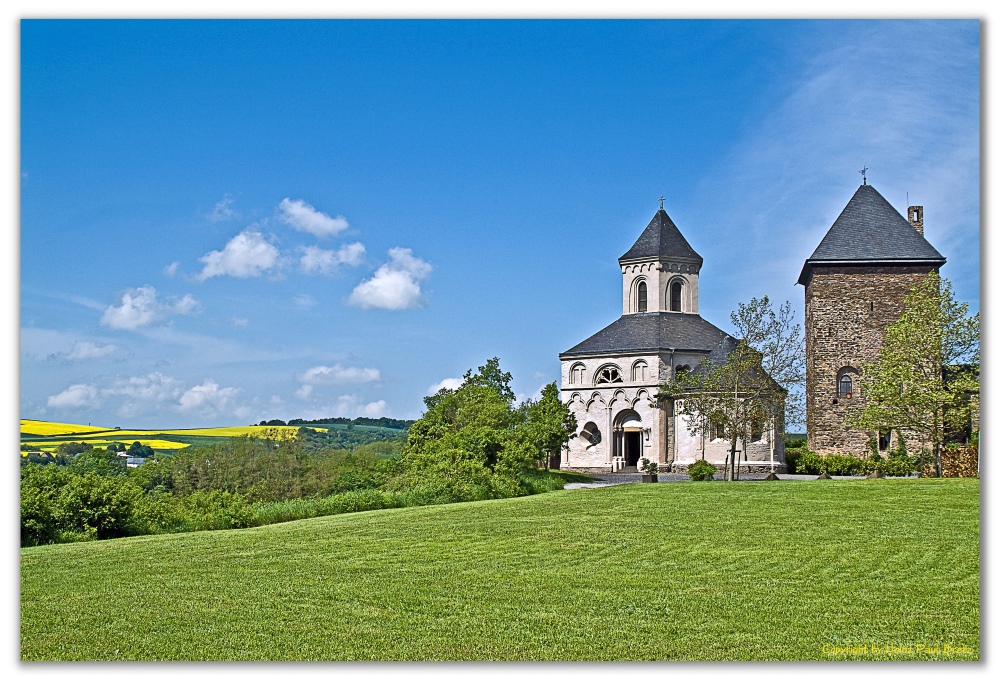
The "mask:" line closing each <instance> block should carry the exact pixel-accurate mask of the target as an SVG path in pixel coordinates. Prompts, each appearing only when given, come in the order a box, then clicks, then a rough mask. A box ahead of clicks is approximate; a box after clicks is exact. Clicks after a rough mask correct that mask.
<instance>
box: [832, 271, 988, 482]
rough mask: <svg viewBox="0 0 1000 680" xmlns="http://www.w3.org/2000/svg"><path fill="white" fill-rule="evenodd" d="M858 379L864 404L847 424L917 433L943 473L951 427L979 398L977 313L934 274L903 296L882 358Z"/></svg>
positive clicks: (884, 342) (964, 417)
mask: <svg viewBox="0 0 1000 680" xmlns="http://www.w3.org/2000/svg"><path fill="white" fill-rule="evenodd" d="M860 383H861V396H862V398H863V400H864V401H863V403H862V404H859V405H858V406H857V407H855V409H854V410H853V411H852V412H851V413H849V414H848V421H847V422H848V424H850V425H851V426H853V427H857V428H860V429H864V430H868V431H870V432H881V431H886V430H890V429H902V430H903V431H908V432H910V433H914V434H916V435H917V436H918V437H919V438H921V439H922V440H924V441H926V442H928V443H929V444H930V446H931V448H932V455H933V462H934V466H935V469H936V471H937V474H938V475H940V474H941V445H942V443H943V442H944V439H945V436H946V433H947V428H948V427H949V426H952V427H956V426H962V425H964V424H965V423H967V422H968V420H969V414H970V410H971V409H972V408H973V402H972V400H970V396H973V397H975V398H978V395H979V314H978V313H977V314H975V315H974V316H969V306H968V304H967V303H964V302H962V303H959V302H956V301H955V298H954V295H953V293H952V290H951V283H950V282H949V281H948V280H947V279H942V278H941V277H940V276H939V275H938V273H937V272H931V273H930V274H928V275H927V277H926V278H925V279H924V280H922V281H921V282H919V283H918V284H917V285H915V286H914V287H913V289H912V290H911V291H910V293H909V294H908V295H907V296H906V300H905V305H904V309H903V313H902V315H901V316H900V317H899V320H898V321H896V322H895V323H893V324H891V325H890V326H889V327H888V328H886V331H885V334H884V336H883V339H882V347H881V350H880V351H879V358H878V360H877V361H874V362H872V363H870V364H866V365H864V366H863V367H862V371H861V376H860Z"/></svg>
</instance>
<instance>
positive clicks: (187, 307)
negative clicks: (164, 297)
mask: <svg viewBox="0 0 1000 680" xmlns="http://www.w3.org/2000/svg"><path fill="white" fill-rule="evenodd" d="M171 306H172V307H173V310H174V311H175V312H177V313H178V314H190V313H191V312H193V311H194V310H195V309H197V308H198V301H197V300H195V299H194V298H193V297H191V295H190V294H188V295H185V296H184V297H182V298H181V299H180V300H177V301H176V302H174V303H172V305H171Z"/></svg>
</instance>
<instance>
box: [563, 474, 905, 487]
mask: <svg viewBox="0 0 1000 680" xmlns="http://www.w3.org/2000/svg"><path fill="white" fill-rule="evenodd" d="M765 477H767V473H766V472H753V473H746V472H744V473H743V474H742V475H740V478H739V479H738V480H736V481H738V482H760V481H763V480H764V478H765ZM816 477H817V475H785V474H779V475H778V479H779V480H782V481H789V480H799V481H806V480H815V479H816ZM833 478H834V479H865V477H841V476H837V475H834V476H833ZM899 479H903V478H902V477H900V478H899ZM912 479H916V477H913V478H912ZM641 481H642V475H640V474H629V473H623V472H615V473H610V474H605V475H594V481H593V482H586V483H583V482H570V483H569V484H566V485H565V486H564V487H563V488H564V489H597V488H600V487H602V486H615V485H616V484H635V483H636V482H641ZM657 481H658V482H688V481H691V478H690V477H688V476H687V474H683V473H677V472H667V473H662V472H661V473H660V474H659V476H658V480H657ZM715 481H722V480H720V479H719V478H718V477H716V479H715Z"/></svg>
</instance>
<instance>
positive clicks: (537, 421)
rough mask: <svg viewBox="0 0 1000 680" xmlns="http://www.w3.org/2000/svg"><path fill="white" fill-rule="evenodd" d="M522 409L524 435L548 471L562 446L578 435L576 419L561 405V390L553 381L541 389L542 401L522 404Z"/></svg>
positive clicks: (529, 401) (522, 432)
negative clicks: (572, 436) (575, 434)
mask: <svg viewBox="0 0 1000 680" xmlns="http://www.w3.org/2000/svg"><path fill="white" fill-rule="evenodd" d="M521 409H522V411H523V412H524V413H523V421H524V422H523V424H522V425H521V426H520V432H521V435H522V437H523V438H524V440H525V441H526V442H527V443H528V445H529V446H530V447H531V449H532V451H534V452H536V453H537V455H538V460H539V461H544V462H545V467H546V468H548V467H550V466H551V464H552V459H553V458H555V457H556V456H558V455H559V453H560V451H561V449H562V446H563V444H565V443H566V442H567V441H568V440H569V437H570V436H571V435H572V434H573V433H574V432H576V426H577V422H576V416H574V415H573V414H572V412H570V410H569V408H568V407H567V406H566V405H565V404H563V403H562V400H561V399H560V398H559V388H557V387H556V384H555V383H554V382H551V383H549V384H548V385H546V386H545V387H543V388H542V396H541V399H539V400H538V401H531V400H528V401H526V402H524V404H522V405H521Z"/></svg>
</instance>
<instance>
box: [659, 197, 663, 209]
mask: <svg viewBox="0 0 1000 680" xmlns="http://www.w3.org/2000/svg"><path fill="white" fill-rule="evenodd" d="M660 210H663V194H660Z"/></svg>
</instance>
